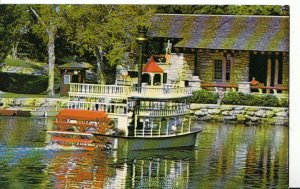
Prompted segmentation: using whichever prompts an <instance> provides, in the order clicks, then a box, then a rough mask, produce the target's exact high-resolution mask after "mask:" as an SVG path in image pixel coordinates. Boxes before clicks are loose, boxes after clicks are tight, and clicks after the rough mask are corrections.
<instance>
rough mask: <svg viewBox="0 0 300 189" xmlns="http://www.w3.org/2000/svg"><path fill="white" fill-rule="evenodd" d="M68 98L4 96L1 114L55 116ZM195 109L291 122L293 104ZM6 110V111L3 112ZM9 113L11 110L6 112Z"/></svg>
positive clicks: (246, 119) (194, 108)
mask: <svg viewBox="0 0 300 189" xmlns="http://www.w3.org/2000/svg"><path fill="white" fill-rule="evenodd" d="M68 101H69V99H68V98H13V97H12V98H11V97H9V98H7V97H4V98H3V97H2V98H0V115H2V116H3V111H11V113H12V114H11V115H12V116H13V115H15V116H26V117H28V116H33V117H52V116H55V115H56V114H57V112H58V111H59V110H60V109H63V108H66V107H67V103H68ZM190 109H191V113H192V114H193V115H194V118H196V120H199V121H214V122H231V123H244V124H246V125H258V124H270V125H287V126H288V124H289V108H287V107H264V106H243V105H217V104H195V103H192V104H191V108H190ZM1 111H2V114H1ZM6 114H9V113H6Z"/></svg>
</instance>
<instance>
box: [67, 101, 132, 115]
mask: <svg viewBox="0 0 300 189" xmlns="http://www.w3.org/2000/svg"><path fill="white" fill-rule="evenodd" d="M68 108H70V109H80V110H98V111H105V112H107V113H108V114H116V115H125V114H127V104H117V103H100V102H81V101H70V102H69V104H68Z"/></svg>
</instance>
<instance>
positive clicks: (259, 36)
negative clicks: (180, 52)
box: [149, 14, 289, 52]
mask: <svg viewBox="0 0 300 189" xmlns="http://www.w3.org/2000/svg"><path fill="white" fill-rule="evenodd" d="M152 22H153V27H152V30H150V31H149V33H150V34H149V35H150V36H151V37H163V38H177V39H182V40H181V41H179V43H177V44H176V45H175V47H186V48H203V49H234V50H255V51H279V52H286V51H289V17H288V16H249V15H245V16H244V15H243V16H242V15H184V14H157V15H155V16H154V17H153V18H152Z"/></svg>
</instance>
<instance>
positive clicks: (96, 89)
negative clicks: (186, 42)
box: [69, 83, 192, 99]
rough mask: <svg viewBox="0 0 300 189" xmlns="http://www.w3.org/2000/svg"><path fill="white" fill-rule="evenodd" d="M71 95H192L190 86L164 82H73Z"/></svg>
mask: <svg viewBox="0 0 300 189" xmlns="http://www.w3.org/2000/svg"><path fill="white" fill-rule="evenodd" d="M69 95H70V96H82V97H105V96H107V97H119V98H130V97H132V98H147V99H174V98H186V97H191V96H192V90H191V88H190V87H179V86H178V85H170V84H164V85H162V86H158V87H154V86H151V87H150V86H144V87H131V86H118V85H98V84H84V83H71V84H70V92H69Z"/></svg>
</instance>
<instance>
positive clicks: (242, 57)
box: [196, 50, 249, 83]
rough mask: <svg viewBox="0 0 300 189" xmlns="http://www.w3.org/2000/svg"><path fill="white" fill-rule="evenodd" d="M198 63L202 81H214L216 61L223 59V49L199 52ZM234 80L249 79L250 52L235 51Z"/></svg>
mask: <svg viewBox="0 0 300 189" xmlns="http://www.w3.org/2000/svg"><path fill="white" fill-rule="evenodd" d="M197 57H198V64H199V66H198V67H197V68H196V69H198V72H199V77H200V79H201V81H202V82H204V83H210V82H214V61H215V60H216V59H219V60H222V59H223V52H222V51H205V50H201V51H199V52H198V56H197ZM233 64H234V70H233V75H234V77H233V82H235V83H237V82H239V81H249V52H244V51H240V52H235V53H234V57H233Z"/></svg>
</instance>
